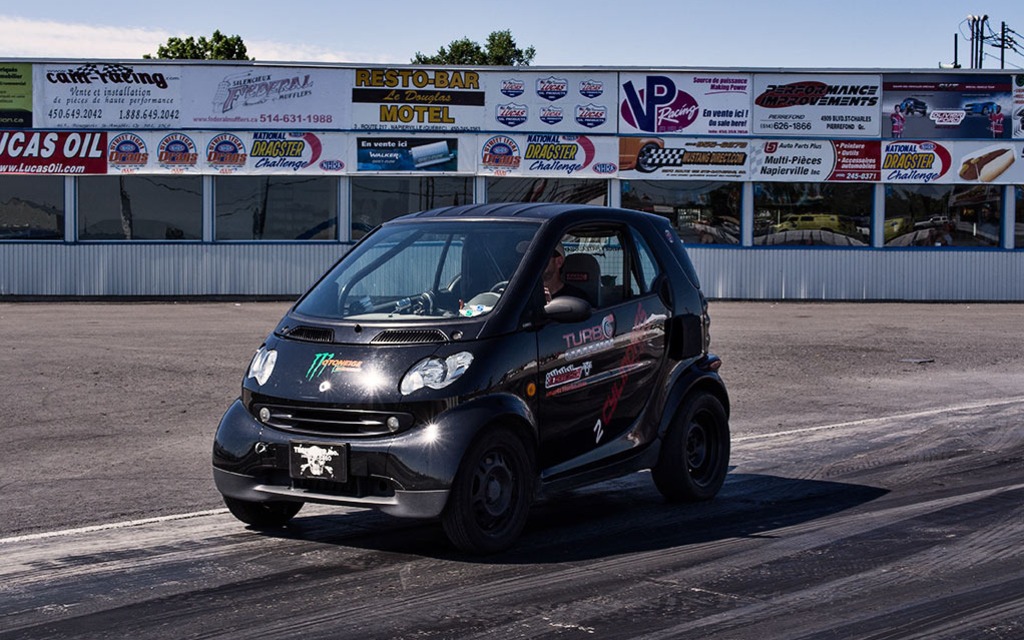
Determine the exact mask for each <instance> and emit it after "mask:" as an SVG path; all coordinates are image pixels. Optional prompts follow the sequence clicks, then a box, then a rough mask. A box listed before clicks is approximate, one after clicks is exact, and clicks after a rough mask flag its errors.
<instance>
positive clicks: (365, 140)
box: [356, 136, 475, 173]
mask: <svg viewBox="0 0 1024 640" xmlns="http://www.w3.org/2000/svg"><path fill="white" fill-rule="evenodd" d="M460 143H462V144H460ZM473 144H475V136H466V137H465V138H460V137H459V136H450V137H444V138H442V137H426V136H401V137H397V136H359V137H357V138H356V171H397V172H402V173H408V172H423V171H428V172H456V171H459V172H471V171H473V170H474V169H475V167H474V166H473V158H472V157H467V156H470V155H471V154H466V153H460V151H459V148H460V146H461V147H464V148H471V147H472V145H473Z"/></svg>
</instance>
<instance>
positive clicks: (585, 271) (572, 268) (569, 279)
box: [562, 253, 601, 308]
mask: <svg viewBox="0 0 1024 640" xmlns="http://www.w3.org/2000/svg"><path fill="white" fill-rule="evenodd" d="M562 278H563V279H564V280H565V282H566V283H568V284H573V285H576V286H577V287H579V288H580V289H582V290H583V292H584V293H585V294H587V302H589V303H590V306H592V307H594V308H597V307H600V306H601V265H599V264H598V263H597V258H595V257H594V256H592V255H590V254H589V253H570V254H569V255H567V256H565V263H563V264H562Z"/></svg>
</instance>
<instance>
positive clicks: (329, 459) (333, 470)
mask: <svg viewBox="0 0 1024 640" xmlns="http://www.w3.org/2000/svg"><path fill="white" fill-rule="evenodd" d="M288 469H289V473H290V474H291V477H292V478H295V479H299V480H327V481H330V482H347V481H348V445H346V444H338V443H325V442H297V441H292V442H289V443H288Z"/></svg>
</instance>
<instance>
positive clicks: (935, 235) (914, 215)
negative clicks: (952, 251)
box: [884, 184, 1003, 247]
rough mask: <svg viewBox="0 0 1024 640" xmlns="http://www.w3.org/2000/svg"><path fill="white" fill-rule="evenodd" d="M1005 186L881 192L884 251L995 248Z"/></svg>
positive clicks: (909, 187) (907, 187)
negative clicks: (909, 248)
mask: <svg viewBox="0 0 1024 640" xmlns="http://www.w3.org/2000/svg"><path fill="white" fill-rule="evenodd" d="M1002 210H1003V187H1000V186H994V185H958V186H953V185H938V184H911V185H886V187H885V225H884V229H885V246H887V247H955V246H960V247H997V246H999V236H1000V228H1001V225H1002V213H1001V212H1002Z"/></svg>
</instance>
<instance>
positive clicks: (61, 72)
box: [32, 63, 181, 129]
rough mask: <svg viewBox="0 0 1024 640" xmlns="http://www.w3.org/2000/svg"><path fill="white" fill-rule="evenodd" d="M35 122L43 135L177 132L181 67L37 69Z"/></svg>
mask: <svg viewBox="0 0 1024 640" xmlns="http://www.w3.org/2000/svg"><path fill="white" fill-rule="evenodd" d="M32 82H33V86H34V88H35V93H36V101H35V107H34V109H33V116H32V120H33V123H34V126H35V127H37V128H40V129H85V128H92V129H177V128H179V127H180V126H181V124H180V121H181V68H180V67H179V66H177V65H156V64H151V65H146V64H137V65H126V64H105V63H87V64H78V65H73V64H70V63H64V64H37V65H35V66H34V68H33V74H32Z"/></svg>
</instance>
